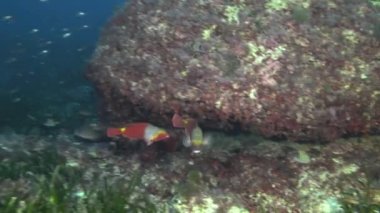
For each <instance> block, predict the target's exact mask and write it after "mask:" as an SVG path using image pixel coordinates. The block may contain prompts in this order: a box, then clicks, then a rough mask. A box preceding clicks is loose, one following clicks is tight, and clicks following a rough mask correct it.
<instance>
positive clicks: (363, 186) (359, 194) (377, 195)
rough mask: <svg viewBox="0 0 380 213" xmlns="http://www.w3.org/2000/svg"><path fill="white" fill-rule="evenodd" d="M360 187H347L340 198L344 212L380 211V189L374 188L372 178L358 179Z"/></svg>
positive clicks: (369, 212) (370, 212)
mask: <svg viewBox="0 0 380 213" xmlns="http://www.w3.org/2000/svg"><path fill="white" fill-rule="evenodd" d="M357 185H358V188H350V189H346V190H345V191H344V193H343V196H342V198H341V199H340V203H341V206H342V208H343V210H344V212H349V213H354V212H366V213H367V212H368V213H378V212H379V211H380V189H376V188H373V187H372V186H371V185H372V184H371V180H368V177H367V178H366V179H358V184H357Z"/></svg>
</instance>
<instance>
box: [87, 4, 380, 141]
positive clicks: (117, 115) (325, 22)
mask: <svg viewBox="0 0 380 213" xmlns="http://www.w3.org/2000/svg"><path fill="white" fill-rule="evenodd" d="M379 10H380V7H379V5H378V4H377V1H343V0H318V1H317V0H315V1H312V0H306V1H303V0H282V1H280V0H266V1H264V0H241V1H220V0H205V1H185V0H157V1H151V0H131V1H128V3H127V5H126V7H125V8H122V9H120V10H119V11H118V12H117V13H116V15H115V16H114V17H113V18H111V19H110V20H109V23H108V24H107V25H106V26H105V28H104V30H103V32H102V35H101V38H100V41H99V43H98V46H97V48H96V51H95V53H94V55H93V58H92V60H91V62H90V64H89V66H88V70H87V76H88V78H89V79H90V80H91V81H92V82H93V84H94V85H95V86H96V88H97V91H98V93H99V94H100V95H101V98H102V101H101V102H102V109H103V115H104V118H105V119H106V120H107V121H108V122H110V123H113V124H116V123H119V122H126V121H130V120H133V121H136V120H148V121H149V122H153V123H156V124H159V125H162V126H170V118H171V116H172V113H173V110H172V108H173V105H175V106H180V108H181V111H182V113H184V114H188V115H190V116H192V117H194V118H197V119H198V121H199V124H200V126H201V127H203V128H211V129H222V130H225V131H228V130H236V129H239V130H245V131H248V132H254V133H259V134H261V135H263V136H266V137H272V138H286V139H291V140H297V141H317V140H318V141H332V140H334V139H336V138H339V137H342V136H354V135H362V134H373V133H379V131H380V129H379V126H380V111H379V109H380V87H379V85H380V84H379V82H380V51H379V49H380V16H379Z"/></svg>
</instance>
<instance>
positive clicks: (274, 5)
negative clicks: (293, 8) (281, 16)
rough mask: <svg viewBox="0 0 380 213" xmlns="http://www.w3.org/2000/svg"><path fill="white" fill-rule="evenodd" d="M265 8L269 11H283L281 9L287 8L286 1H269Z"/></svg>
mask: <svg viewBox="0 0 380 213" xmlns="http://www.w3.org/2000/svg"><path fill="white" fill-rule="evenodd" d="M265 8H267V9H269V10H276V11H279V10H283V9H286V8H288V1H287V0H269V1H268V2H267V3H266V4H265Z"/></svg>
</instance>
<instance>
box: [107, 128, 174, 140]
mask: <svg viewBox="0 0 380 213" xmlns="http://www.w3.org/2000/svg"><path fill="white" fill-rule="evenodd" d="M107 136H108V137H115V136H124V137H127V138H129V139H131V140H144V141H145V142H146V144H147V145H148V146H149V145H151V144H153V143H154V142H158V141H162V140H166V139H168V138H169V137H170V136H169V134H168V133H167V132H166V131H165V130H164V129H161V128H159V127H156V126H154V125H152V124H150V123H130V124H127V125H126V126H125V127H121V128H108V129H107Z"/></svg>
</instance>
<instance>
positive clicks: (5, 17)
mask: <svg viewBox="0 0 380 213" xmlns="http://www.w3.org/2000/svg"><path fill="white" fill-rule="evenodd" d="M12 19H13V16H3V18H2V20H3V21H10V20H12Z"/></svg>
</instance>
